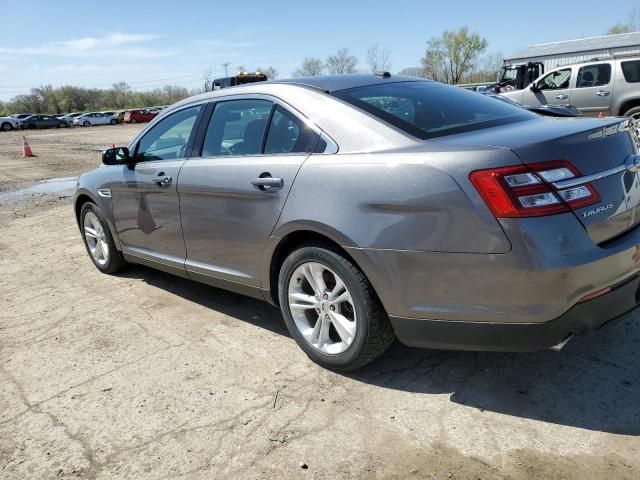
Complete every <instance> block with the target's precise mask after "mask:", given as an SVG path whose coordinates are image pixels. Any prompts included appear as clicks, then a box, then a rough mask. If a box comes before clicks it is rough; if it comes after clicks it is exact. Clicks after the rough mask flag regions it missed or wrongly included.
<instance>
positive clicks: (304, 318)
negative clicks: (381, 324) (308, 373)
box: [287, 262, 358, 355]
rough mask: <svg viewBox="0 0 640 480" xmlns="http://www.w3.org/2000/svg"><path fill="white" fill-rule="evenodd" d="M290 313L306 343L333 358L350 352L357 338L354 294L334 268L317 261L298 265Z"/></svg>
mask: <svg viewBox="0 0 640 480" xmlns="http://www.w3.org/2000/svg"><path fill="white" fill-rule="evenodd" d="M287 298H288V302H289V310H290V312H291V316H292V317H293V321H294V323H295V325H296V327H297V328H298V330H299V331H300V333H301V334H302V336H303V338H304V339H305V340H306V342H307V343H308V344H309V345H310V346H312V347H313V348H314V349H316V350H318V351H320V352H322V353H325V354H329V355H338V354H340V353H343V352H344V351H345V350H347V349H348V348H349V347H350V346H351V344H352V343H353V339H354V338H355V336H356V329H357V325H358V323H357V318H356V310H355V307H354V304H353V299H352V297H351V293H350V292H349V290H348V289H347V287H346V285H345V283H344V282H343V280H342V279H341V278H340V277H339V276H338V275H337V274H336V273H335V272H334V271H332V270H331V269H329V268H328V267H326V266H324V265H322V264H321V263H317V262H306V263H303V264H301V265H300V266H298V267H297V268H296V269H295V271H294V272H293V274H292V275H291V278H290V280H289V288H288V296H287Z"/></svg>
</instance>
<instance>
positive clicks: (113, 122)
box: [109, 118, 118, 125]
mask: <svg viewBox="0 0 640 480" xmlns="http://www.w3.org/2000/svg"><path fill="white" fill-rule="evenodd" d="M109 123H110V124H111V125H116V124H117V123H118V122H117V120H116V119H115V118H112V119H111V121H110V122H109Z"/></svg>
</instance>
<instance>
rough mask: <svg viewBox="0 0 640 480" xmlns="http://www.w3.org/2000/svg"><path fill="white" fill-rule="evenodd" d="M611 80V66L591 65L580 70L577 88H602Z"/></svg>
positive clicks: (603, 64)
mask: <svg viewBox="0 0 640 480" xmlns="http://www.w3.org/2000/svg"><path fill="white" fill-rule="evenodd" d="M610 80H611V65H609V64H608V63H602V64H599V65H589V66H586V67H582V68H581V69H580V70H578V80H577V81H576V88H588V87H602V86H604V85H607V84H608V83H609V81H610Z"/></svg>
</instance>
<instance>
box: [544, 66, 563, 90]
mask: <svg viewBox="0 0 640 480" xmlns="http://www.w3.org/2000/svg"><path fill="white" fill-rule="evenodd" d="M570 79H571V69H570V68H563V69H562V70H556V71H555V72H551V73H550V74H548V75H547V76H545V77H544V78H543V79H542V80H540V82H538V88H539V89H540V90H560V89H563V88H569V80H570Z"/></svg>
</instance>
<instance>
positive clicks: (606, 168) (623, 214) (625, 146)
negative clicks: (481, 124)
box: [432, 118, 640, 244]
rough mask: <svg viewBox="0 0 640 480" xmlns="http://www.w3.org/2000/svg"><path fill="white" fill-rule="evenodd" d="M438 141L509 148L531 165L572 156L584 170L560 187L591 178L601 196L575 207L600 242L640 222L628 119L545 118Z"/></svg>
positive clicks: (633, 136) (639, 188)
mask: <svg viewBox="0 0 640 480" xmlns="http://www.w3.org/2000/svg"><path fill="white" fill-rule="evenodd" d="M432 141H433V140H432ZM435 141H436V142H439V143H449V142H451V143H455V144H456V145H469V146H471V145H491V146H500V147H505V148H509V149H511V150H512V151H513V152H514V153H515V154H516V155H517V156H518V157H519V158H520V159H521V160H522V162H523V163H524V164H526V165H532V164H539V163H541V162H546V161H554V160H564V161H568V162H569V163H571V164H572V165H573V166H574V167H575V168H576V169H577V170H578V171H579V175H577V176H576V178H571V179H568V180H566V181H565V182H556V183H555V184H554V185H556V187H557V188H558V189H563V188H569V187H570V184H571V183H573V184H576V186H577V185H581V184H582V185H585V184H586V182H584V181H583V178H584V177H590V178H589V182H588V184H589V185H590V186H591V187H593V188H594V189H595V190H596V191H597V193H598V194H599V196H600V200H599V201H598V202H597V203H594V204H592V205H588V206H585V207H582V208H575V209H572V211H573V213H574V214H575V215H576V217H577V218H578V220H579V221H580V222H581V223H582V225H583V226H584V227H585V229H586V230H587V232H588V234H589V236H590V237H591V239H592V240H593V241H594V242H595V243H598V244H600V243H603V242H606V241H607V240H611V239H613V238H615V237H617V236H618V235H620V234H622V233H624V232H625V231H627V230H629V229H631V228H633V227H635V226H636V225H637V224H638V223H640V177H639V176H638V170H639V169H640V157H636V156H637V155H638V151H639V143H638V136H637V133H636V132H635V130H633V128H631V125H630V123H629V121H628V120H627V119H620V118H616V119H606V120H604V119H585V118H575V119H544V118H542V119H535V120H530V121H524V122H518V123H514V124H511V125H506V126H502V127H497V128H490V129H489V128H488V129H484V130H477V131H475V132H471V133H466V134H461V135H452V136H450V137H442V138H440V139H437V140H435ZM634 161H637V165H635V166H634ZM584 180H587V178H584ZM580 182H582V183H580Z"/></svg>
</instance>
